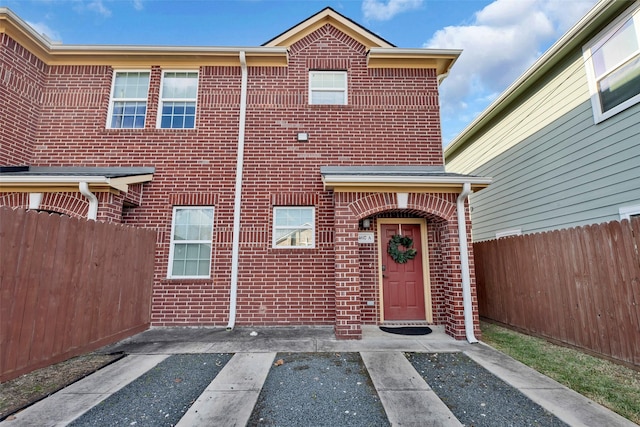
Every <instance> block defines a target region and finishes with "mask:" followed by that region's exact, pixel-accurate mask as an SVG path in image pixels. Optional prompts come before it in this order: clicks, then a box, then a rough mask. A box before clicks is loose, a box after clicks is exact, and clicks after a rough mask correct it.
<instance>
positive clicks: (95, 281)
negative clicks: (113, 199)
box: [0, 207, 156, 382]
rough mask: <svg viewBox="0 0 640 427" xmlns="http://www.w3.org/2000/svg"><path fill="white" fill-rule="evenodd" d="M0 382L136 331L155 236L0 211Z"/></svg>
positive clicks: (141, 324) (146, 315)
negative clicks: (0, 245) (0, 317)
mask: <svg viewBox="0 0 640 427" xmlns="http://www.w3.org/2000/svg"><path fill="white" fill-rule="evenodd" d="M0 238H1V239H2V256H1V257H0V296H1V297H2V301H12V304H2V307H1V308H0V309H1V310H2V312H1V313H0V315H1V316H2V322H1V324H0V328H1V338H0V340H1V341H0V381H1V382H4V381H7V380H9V379H12V378H15V377H17V376H19V375H21V374H23V373H26V372H29V371H32V370H34V369H37V368H40V367H42V366H46V365H50V364H52V363H56V362H59V361H62V360H65V359H68V358H70V357H73V356H75V355H78V354H81V353H85V352H88V351H92V350H94V349H96V348H98V347H101V346H103V345H106V344H108V343H110V342H115V341H117V340H119V339H122V338H125V337H127V336H130V335H132V334H134V333H137V332H140V331H143V330H145V329H147V328H148V327H149V323H150V304H151V302H150V300H151V289H152V285H153V271H154V269H153V265H154V257H155V244H156V233H155V231H153V230H149V229H136V228H133V227H125V226H122V225H118V224H107V223H97V222H95V221H86V220H78V219H74V218H68V217H64V216H58V215H49V214H46V213H37V212H35V211H25V210H24V209H16V210H12V209H10V208H7V207H0Z"/></svg>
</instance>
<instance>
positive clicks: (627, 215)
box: [618, 205, 640, 220]
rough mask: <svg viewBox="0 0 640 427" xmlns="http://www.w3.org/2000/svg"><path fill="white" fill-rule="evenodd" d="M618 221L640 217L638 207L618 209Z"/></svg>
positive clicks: (639, 207) (639, 208) (639, 206)
mask: <svg viewBox="0 0 640 427" xmlns="http://www.w3.org/2000/svg"><path fill="white" fill-rule="evenodd" d="M618 211H619V213H620V220H623V219H631V218H636V217H638V216H640V205H638V206H625V207H622V208H620V209H619V210H618Z"/></svg>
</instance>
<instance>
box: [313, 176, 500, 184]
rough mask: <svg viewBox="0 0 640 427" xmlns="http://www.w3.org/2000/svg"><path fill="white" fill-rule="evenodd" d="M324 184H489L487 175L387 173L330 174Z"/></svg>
mask: <svg viewBox="0 0 640 427" xmlns="http://www.w3.org/2000/svg"><path fill="white" fill-rule="evenodd" d="M322 181H323V182H324V183H325V184H336V183H341V182H348V183H354V184H370V183H393V184H464V183H466V182H468V183H470V184H485V185H489V184H491V181H492V178H489V177H464V176H461V177H447V176H429V177H425V176H398V175H396V176H389V175H331V176H325V177H323V178H322Z"/></svg>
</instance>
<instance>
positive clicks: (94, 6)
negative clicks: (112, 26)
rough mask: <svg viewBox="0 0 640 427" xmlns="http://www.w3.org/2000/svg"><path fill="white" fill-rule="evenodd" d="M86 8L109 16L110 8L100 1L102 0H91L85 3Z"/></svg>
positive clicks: (106, 16)
mask: <svg viewBox="0 0 640 427" xmlns="http://www.w3.org/2000/svg"><path fill="white" fill-rule="evenodd" d="M87 9H89V10H92V11H94V12H97V13H98V14H100V15H102V16H104V17H105V18H108V17H110V16H111V10H109V9H107V7H106V6H105V5H104V3H102V0H92V1H90V2H89V3H88V4H87Z"/></svg>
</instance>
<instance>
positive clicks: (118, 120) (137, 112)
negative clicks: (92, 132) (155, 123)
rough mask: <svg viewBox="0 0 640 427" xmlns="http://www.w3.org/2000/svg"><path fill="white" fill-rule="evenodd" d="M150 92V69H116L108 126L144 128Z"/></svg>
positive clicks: (111, 127) (114, 127)
mask: <svg viewBox="0 0 640 427" xmlns="http://www.w3.org/2000/svg"><path fill="white" fill-rule="evenodd" d="M148 92H149V71H133V70H130V71H116V72H115V73H114V75H113V84H112V86H111V101H110V102H109V114H108V115H107V128H109V129H141V128H144V122H145V118H146V116H147V95H148Z"/></svg>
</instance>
